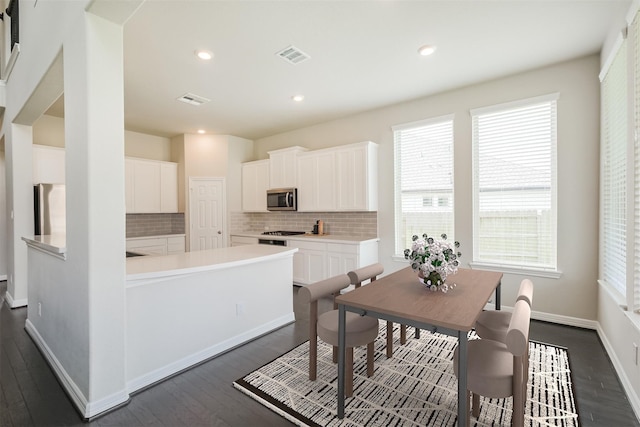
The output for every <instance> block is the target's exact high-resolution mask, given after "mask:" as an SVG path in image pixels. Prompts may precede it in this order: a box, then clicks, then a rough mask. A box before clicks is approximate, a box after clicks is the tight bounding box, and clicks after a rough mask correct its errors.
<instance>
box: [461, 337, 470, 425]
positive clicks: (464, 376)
mask: <svg viewBox="0 0 640 427" xmlns="http://www.w3.org/2000/svg"><path fill="white" fill-rule="evenodd" d="M467 344H468V337H467V332H466V331H458V426H459V427H466V425H467V412H468V411H469V400H468V398H467V347H468V346H467Z"/></svg>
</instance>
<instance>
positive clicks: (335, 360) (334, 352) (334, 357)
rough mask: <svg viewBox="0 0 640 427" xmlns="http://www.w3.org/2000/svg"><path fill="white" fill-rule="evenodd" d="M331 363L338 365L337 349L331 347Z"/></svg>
mask: <svg viewBox="0 0 640 427" xmlns="http://www.w3.org/2000/svg"><path fill="white" fill-rule="evenodd" d="M333 363H338V347H336V346H335V345H334V346H333Z"/></svg>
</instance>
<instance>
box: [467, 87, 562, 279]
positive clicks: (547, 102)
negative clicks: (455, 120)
mask: <svg viewBox="0 0 640 427" xmlns="http://www.w3.org/2000/svg"><path fill="white" fill-rule="evenodd" d="M557 98H558V96H557V94H554V95H548V96H542V97H538V98H533V99H527V100H523V101H518V102H514V103H509V104H502V105H497V106H492V107H486V108H480V109H475V110H472V111H471V115H472V130H473V181H474V182H473V185H474V200H473V221H474V224H473V240H474V242H473V259H474V262H475V263H479V264H490V265H494V266H502V267H505V268H510V267H511V268H519V269H522V268H526V269H532V270H545V271H546V270H549V271H555V270H556V269H557V265H556V252H557V250H556V247H557V242H556V234H557V230H556V102H557Z"/></svg>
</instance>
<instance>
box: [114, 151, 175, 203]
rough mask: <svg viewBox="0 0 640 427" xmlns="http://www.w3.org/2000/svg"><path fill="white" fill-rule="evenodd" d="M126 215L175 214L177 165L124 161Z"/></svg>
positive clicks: (143, 160)
mask: <svg viewBox="0 0 640 427" xmlns="http://www.w3.org/2000/svg"><path fill="white" fill-rule="evenodd" d="M125 201H126V211H127V213H175V212H178V165H177V163H172V162H161V161H156V160H145V159H133V158H127V159H125Z"/></svg>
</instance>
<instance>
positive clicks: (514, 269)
mask: <svg viewBox="0 0 640 427" xmlns="http://www.w3.org/2000/svg"><path fill="white" fill-rule="evenodd" d="M469 266H470V267H471V268H477V269H479V270H489V271H498V272H501V273H508V274H519V275H527V276H536V277H546V278H549V279H559V278H560V277H562V271H560V270H552V269H544V268H535V267H520V266H517V265H505V264H490V263H486V262H481V261H472V262H470V263H469Z"/></svg>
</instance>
